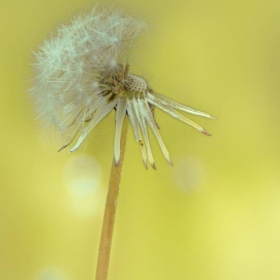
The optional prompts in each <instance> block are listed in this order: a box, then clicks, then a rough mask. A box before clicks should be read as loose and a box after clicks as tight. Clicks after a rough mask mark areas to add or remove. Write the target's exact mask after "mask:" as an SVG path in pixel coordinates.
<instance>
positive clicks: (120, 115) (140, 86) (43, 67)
mask: <svg viewBox="0 0 280 280" xmlns="http://www.w3.org/2000/svg"><path fill="white" fill-rule="evenodd" d="M145 28H146V24H145V23H144V22H143V21H141V20H138V19H136V18H134V17H132V16H129V15H128V14H126V13H125V12H123V11H120V10H116V9H114V8H111V9H104V8H102V7H100V6H95V7H94V9H93V10H92V11H91V12H90V13H88V14H81V15H78V16H76V17H75V18H74V19H73V20H72V22H71V24H69V25H62V26H61V27H60V28H59V29H58V30H56V31H55V32H54V33H53V34H52V35H51V37H50V38H49V39H47V40H45V41H44V43H43V45H42V46H41V47H40V48H39V50H38V51H36V52H35V58H36V62H35V63H33V66H34V70H35V73H36V76H35V78H34V80H35V81H34V87H33V88H32V89H31V94H32V96H33V97H34V99H35V102H36V106H37V111H38V115H39V117H42V118H44V119H45V122H46V123H47V124H48V125H55V126H57V127H58V129H59V131H60V132H61V134H62V135H63V136H64V137H65V139H66V140H65V141H66V144H65V145H64V146H63V147H62V148H61V149H63V148H65V147H67V146H69V145H71V144H72V143H74V144H73V146H72V147H71V149H70V151H71V152H73V151H75V150H76V149H78V148H79V146H80V145H81V144H82V142H83V141H84V140H85V139H86V137H87V136H88V134H89V133H90V132H91V131H92V130H93V129H94V127H95V126H96V125H97V124H98V123H99V122H100V121H101V120H102V119H103V118H104V117H105V116H106V115H107V114H108V113H109V112H110V111H112V110H113V109H115V110H116V131H115V142H114V157H115V162H116V164H117V163H118V161H119V158H120V140H121V133H122V127H123V122H124V119H125V115H126V114H127V115H128V117H129V121H130V124H131V127H132V129H133V132H134V135H135V139H136V141H137V142H138V143H139V144H140V145H139V146H140V150H141V154H142V159H143V163H144V165H145V167H146V168H147V167H148V164H147V162H149V163H150V164H151V166H152V167H153V168H155V163H154V159H153V155H152V150H151V145H150V141H149V136H148V127H150V129H151V130H152V131H153V133H154V135H155V137H156V139H157V141H158V143H159V145H160V148H161V150H162V152H163V155H164V157H165V158H166V159H167V161H168V162H169V163H170V164H172V162H171V159H170V156H169V153H168V150H167V149H166V147H165V144H164V142H163V140H162V138H161V136H160V133H159V127H158V125H157V123H156V121H155V118H154V108H155V107H157V108H160V109H161V110H163V111H164V112H166V113H167V114H169V115H170V116H172V117H174V118H177V119H179V120H180V121H182V122H184V123H186V124H188V125H191V126H192V127H194V128H196V129H197V130H199V131H200V132H202V133H204V134H205V135H210V134H208V133H207V132H206V131H205V130H204V129H203V128H202V127H200V126H199V125H197V124H196V123H194V122H193V121H191V120H189V119H187V118H186V117H185V116H183V115H181V114H180V113H179V112H177V110H181V111H183V112H187V113H190V114H193V115H198V116H202V117H206V118H212V116H211V115H209V114H207V113H204V112H201V111H197V110H195V109H192V108H189V107H187V106H184V105H182V104H180V103H177V102H175V101H173V100H171V99H169V98H167V97H164V96H162V95H160V94H158V93H155V92H154V91H153V90H152V89H151V88H150V87H149V85H148V84H147V82H146V81H145V80H144V79H143V78H141V77H139V76H136V75H134V74H131V73H130V72H129V64H128V60H129V56H130V52H131V47H132V46H133V44H134V43H135V41H136V39H137V38H138V37H139V35H140V34H141V32H142V31H143V30H144V29H145Z"/></svg>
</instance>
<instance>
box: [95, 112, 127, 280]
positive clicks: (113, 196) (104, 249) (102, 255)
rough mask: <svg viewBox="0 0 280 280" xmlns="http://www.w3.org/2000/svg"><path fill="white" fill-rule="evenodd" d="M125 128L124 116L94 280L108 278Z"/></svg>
mask: <svg viewBox="0 0 280 280" xmlns="http://www.w3.org/2000/svg"><path fill="white" fill-rule="evenodd" d="M127 129H128V120H127V117H126V119H125V121H124V125H123V130H122V139H121V154H120V160H119V164H118V165H117V166H116V164H115V159H114V158H113V162H112V167H111V174H110V181H109V186H108V193H107V199H106V206H105V211H104V217H103V225H102V231H101V238H100V243H99V252H98V260H97V268H96V278H95V280H107V279H108V272H109V261H110V253H111V247H112V238H113V231H114V223H115V216H116V210H117V202H118V194H119V186H120V181H121V175H122V168H123V160H124V152H125V145H126V138H127Z"/></svg>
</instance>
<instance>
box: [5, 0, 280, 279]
mask: <svg viewBox="0 0 280 280" xmlns="http://www.w3.org/2000/svg"><path fill="white" fill-rule="evenodd" d="M101 2H102V1H101ZM117 3H119V4H121V6H124V7H125V8H128V9H130V10H133V11H138V12H140V13H141V14H142V15H143V18H145V19H146V21H147V22H148V24H149V26H150V29H149V31H148V34H147V36H146V38H145V40H143V41H142V45H138V47H136V50H135V53H134V54H135V56H134V59H133V61H132V63H131V64H132V66H131V69H132V71H133V72H135V73H138V74H140V75H143V76H144V77H145V78H146V79H147V80H148V81H149V83H150V85H151V86H152V87H153V89H154V90H156V91H157V92H160V93H162V94H164V95H166V96H168V97H170V98H173V99H175V100H177V101H180V102H182V103H184V104H187V105H189V106H192V107H194V108H198V109H200V110H204V111H207V112H209V113H211V114H213V115H215V116H217V117H218V119H217V120H216V121H211V120H207V119H202V118H199V117H193V118H192V119H193V120H195V121H197V122H198V123H199V124H201V125H203V127H205V128H206V129H207V131H209V132H210V133H211V134H212V135H213V136H212V137H205V136H203V135H202V134H200V133H198V132H196V131H195V130H194V129H192V128H190V127H188V126H186V125H185V124H183V123H179V122H178V121H176V120H175V119H172V118H171V117H169V116H167V115H165V114H164V113H162V112H160V111H158V110H157V111H156V115H157V121H158V123H159V125H160V127H161V134H162V136H163V138H164V140H165V142H166V145H167V147H168V149H169V151H170V154H171V156H172V160H173V162H174V166H173V167H171V166H169V165H168V164H167V163H166V162H165V161H164V159H163V156H162V155H161V153H160V150H159V148H158V146H157V144H156V142H155V141H154V139H153V141H152V145H153V150H154V155H155V159H156V164H157V168H158V170H157V171H153V170H152V169H151V168H150V169H149V171H146V170H145V169H144V167H143V166H142V163H141V155H140V151H139V147H138V145H137V144H136V143H135V141H134V137H133V135H132V132H131V131H130V132H129V135H128V144H127V150H126V157H125V166H124V171H123V178H122V184H121V192H120V199H119V204H118V212H117V218H116V228H115V235H114V243H113V250H112V257H111V268H110V274H109V279H110V280H143V279H145V280H155V279H156V280H158V279H160V280H170V279H175V280H177V279H180V280H181V279H191V280H243V279H244V280H245V279H246V280H278V279H280V183H279V182H280V175H279V173H280V172H279V165H280V129H279V116H280V79H279V76H280V71H279V69H280V55H279V53H280V2H279V1H278V0H266V1H261V0H212V1H209V0H187V1H182V0H181V1H170V0H168V1H167V0H161V1H160V0H157V1H147V0H144V1H132V0H131V1H117ZM93 5H94V1H89V0H49V1H44V0H41V1H35V0H25V1H20V0H10V1H3V0H2V2H1V9H0V35H1V36H0V38H1V41H0V99H1V100H0V104H1V110H0V114H1V117H0V124H1V136H0V141H1V142H0V152H1V154H0V161H1V163H0V164H1V165H0V170H1V173H0V184H1V185H0V279H1V280H2V279H3V280H29V279H32V280H34V279H36V280H62V279H67V280H68V279H69V280H91V279H94V274H95V265H96V256H97V250H98V242H99V235H100V227H101V221H102V213H103V207H104V198H105V194H106V186H107V183H108V176H109V170H110V165H111V158H112V147H113V133H114V112H112V114H111V115H110V116H109V117H107V118H106V120H104V121H103V122H102V123H101V124H100V125H99V126H98V127H97V129H96V130H95V131H94V132H93V133H92V134H91V136H90V137H89V138H88V139H87V141H86V142H87V144H86V145H84V146H83V148H82V149H80V151H78V152H77V153H75V154H69V153H68V152H67V151H66V150H64V151H63V152H60V153H57V152H56V151H57V149H58V148H59V147H60V145H62V143H61V141H60V140H59V139H58V138H57V137H56V136H49V135H48V134H47V133H44V132H42V131H41V129H40V124H39V123H38V121H36V120H35V113H34V109H33V106H32V104H31V100H30V98H29V97H28V94H27V90H28V88H29V87H30V86H31V84H32V83H31V81H30V80H31V78H32V75H33V74H32V69H31V67H30V66H29V63H30V62H32V60H33V56H32V53H31V50H32V49H33V50H34V49H36V48H37V45H39V44H41V43H42V40H43V38H44V37H47V36H48V35H49V33H50V32H51V30H53V29H54V28H56V26H57V25H58V24H59V23H61V22H64V21H67V20H69V16H70V15H74V14H76V13H77V12H79V11H81V10H82V11H87V10H90V9H91V7H92V6H93Z"/></svg>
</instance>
